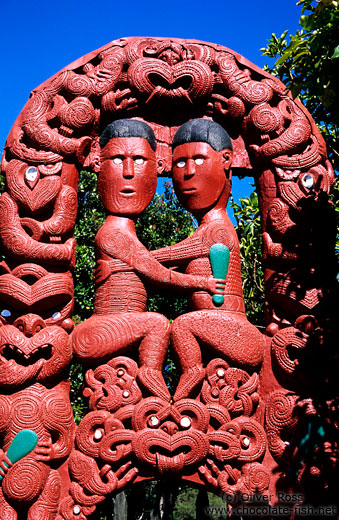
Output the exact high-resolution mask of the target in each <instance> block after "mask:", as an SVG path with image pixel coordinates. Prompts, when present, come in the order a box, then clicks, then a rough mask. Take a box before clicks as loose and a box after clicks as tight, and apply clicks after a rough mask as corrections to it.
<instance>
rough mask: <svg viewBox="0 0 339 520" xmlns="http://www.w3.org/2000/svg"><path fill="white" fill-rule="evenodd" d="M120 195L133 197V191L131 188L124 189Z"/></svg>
mask: <svg viewBox="0 0 339 520" xmlns="http://www.w3.org/2000/svg"><path fill="white" fill-rule="evenodd" d="M120 193H121V194H122V195H134V193H135V190H133V189H132V188H124V189H123V190H121V191H120Z"/></svg>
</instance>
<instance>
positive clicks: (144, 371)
mask: <svg viewBox="0 0 339 520" xmlns="http://www.w3.org/2000/svg"><path fill="white" fill-rule="evenodd" d="M138 380H139V382H140V384H141V385H142V386H143V387H144V388H146V389H147V390H148V391H149V392H151V394H152V395H155V396H157V397H161V399H164V400H165V401H169V400H170V399H171V394H170V393H169V390H168V388H167V386H166V383H165V381H164V378H163V376H162V373H161V372H160V370H156V369H155V368H149V367H141V368H140V369H139V372H138Z"/></svg>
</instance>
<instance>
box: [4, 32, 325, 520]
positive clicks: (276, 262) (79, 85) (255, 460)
mask: <svg viewBox="0 0 339 520" xmlns="http://www.w3.org/2000/svg"><path fill="white" fill-rule="evenodd" d="M160 105H161V110H159V106H160ZM173 106H174V107H178V108H177V109H176V110H173ZM196 117H204V118H207V119H213V120H215V121H217V122H218V123H219V124H221V126H223V127H224V128H225V129H226V130H228V131H229V133H230V134H231V136H232V138H233V140H234V143H235V144H234V149H235V156H236V157H237V159H236V161H235V168H237V169H239V170H240V171H245V170H247V171H249V172H250V173H251V172H252V171H255V172H260V175H258V176H257V177H258V178H256V181H257V184H258V188H259V195H260V205H261V212H262V216H263V244H264V261H265V268H266V308H267V322H268V328H267V333H268V335H269V336H272V341H271V345H270V357H271V358H272V365H273V368H272V370H273V372H272V374H271V375H270V376H269V377H272V378H273V379H274V381H275V383H276V387H277V389H276V390H275V391H273V392H272V393H271V394H270V395H269V396H268V397H267V396H266V397H263V394H262V393H261V386H260V381H261V378H262V377H268V376H267V374H266V376H263V375H262V373H260V367H259V366H258V370H257V371H256V372H253V371H252V372H247V371H245V370H243V369H242V368H239V367H233V366H230V364H229V363H228V362H226V361H225V360H223V359H219V358H217V359H213V360H212V361H211V362H210V363H209V364H208V365H207V367H206V369H205V371H204V373H203V374H202V373H199V374H198V375H197V376H196V377H197V385H198V383H199V381H200V382H202V383H201V392H200V393H197V396H196V399H190V398H184V399H179V400H177V401H175V402H174V403H169V402H167V401H166V400H165V399H164V398H163V397H160V396H159V395H158V396H155V395H150V391H149V388H148V389H147V390H148V391H147V392H145V388H144V387H145V385H144V384H143V380H142V377H141V373H140V371H139V372H138V370H139V369H138V365H137V364H136V363H135V361H133V360H132V359H130V358H127V357H125V356H118V357H114V358H113V359H110V360H105V362H104V363H102V364H101V365H99V366H91V367H89V369H88V370H87V373H86V388H85V391H84V395H85V396H86V397H87V398H88V400H89V408H90V410H91V411H90V412H89V413H88V414H87V415H86V416H85V418H84V419H83V420H82V421H81V423H80V425H79V427H78V428H77V429H76V428H75V424H74V420H73V415H72V411H71V407H70V400H69V383H68V381H67V374H68V368H69V364H70V362H71V358H72V346H71V339H70V334H71V333H72V330H73V327H74V324H73V322H72V320H71V316H72V309H73V282H72V269H73V267H74V263H75V240H74V238H73V228H74V225H75V219H76V211H77V196H76V189H77V182H78V171H79V170H80V169H81V168H82V167H84V168H89V169H93V170H94V171H96V172H98V171H99V161H100V159H99V143H98V137H99V134H100V131H101V130H102V128H104V127H105V125H106V124H107V123H108V122H111V121H113V120H116V119H121V118H136V119H141V120H144V121H145V122H147V123H148V124H149V125H150V126H151V127H152V129H153V130H154V133H155V136H156V140H157V144H158V147H157V160H158V163H159V165H161V173H166V172H167V173H168V172H170V171H171V169H172V152H171V143H172V139H173V135H174V133H175V131H176V130H177V128H178V127H179V126H180V125H181V124H182V123H183V122H184V121H185V120H190V119H193V118H196ZM168 121H170V124H169V122H168ZM237 161H238V162H237ZM2 171H3V173H4V174H5V176H6V182H7V192H6V193H4V194H3V195H2V196H1V198H0V240H1V246H2V250H3V252H4V254H5V261H3V262H2V263H1V264H0V304H1V309H0V325H1V326H0V411H1V416H0V433H1V445H0V447H2V448H3V450H4V451H6V450H7V449H8V447H9V445H10V443H11V441H12V440H13V438H14V436H15V434H16V433H17V432H18V431H20V430H21V429H23V428H30V429H32V430H34V431H35V432H36V433H37V434H38V436H39V443H38V449H37V450H36V451H34V452H32V453H31V454H30V455H29V456H27V457H26V458H25V459H24V460H23V461H22V463H20V465H19V463H18V464H17V465H14V466H13V467H11V468H10V469H9V470H8V474H7V475H6V477H5V479H4V481H3V485H2V487H1V488H0V520H2V519H3V518H4V519H5V518H6V519H7V518H11V519H12V518H13V520H14V519H17V518H20V514H21V512H22V511H29V514H30V515H31V516H30V517H31V518H36V520H40V519H43V518H49V519H51V520H53V519H58V520H62V519H67V520H71V519H72V520H74V519H75V518H82V520H85V519H86V518H89V517H90V515H91V514H92V513H93V512H94V511H95V508H96V505H97V504H98V503H100V502H102V501H103V500H104V498H105V497H106V496H107V494H109V493H113V492H116V491H117V490H120V489H123V487H125V486H126V485H129V484H132V483H133V482H138V481H140V480H142V479H145V478H156V477H161V476H168V475H170V476H173V475H174V476H176V477H177V478H181V477H183V476H184V477H185V479H186V480H191V481H192V482H194V483H198V484H204V485H206V486H208V487H209V488H210V489H213V490H215V491H216V492H218V491H219V492H220V491H223V492H225V493H227V494H230V495H235V494H236V493H262V494H265V493H267V492H268V488H269V485H270V479H272V472H271V469H272V468H273V462H272V461H276V462H277V463H279V464H284V463H285V461H286V460H288V455H289V454H290V453H292V451H293V446H294V447H295V445H293V443H292V441H291V439H292V437H293V435H294V433H295V431H299V430H298V428H299V426H298V420H299V416H300V415H302V413H303V412H302V411H300V410H301V408H302V406H301V405H300V403H298V394H297V393H296V392H299V391H300V382H301V384H304V381H305V378H304V375H305V372H306V373H307V370H308V366H307V364H305V363H304V360H305V357H306V358H307V356H309V355H312V352H313V351H315V352H316V351H317V350H316V349H317V346H319V345H322V342H323V328H324V326H325V325H324V324H326V319H327V318H326V317H327V315H328V309H329V308H330V306H331V301H332V300H331V298H332V295H331V294H332V293H331V287H332V284H333V276H332V272H330V270H329V269H328V268H327V264H328V260H329V257H330V254H331V253H330V252H329V253H328V251H329V247H328V243H331V241H332V240H333V238H332V235H331V232H332V229H331V222H333V214H332V212H331V211H332V210H331V208H329V205H328V201H327V198H326V197H327V194H328V193H329V191H330V188H331V185H332V184H333V180H334V174H333V170H332V167H331V165H330V163H329V162H328V160H327V158H326V147H325V144H324V141H323V139H322V137H321V135H320V133H319V131H318V130H317V129H316V127H315V125H314V123H313V121H312V119H311V117H310V115H309V114H308V112H307V111H306V110H305V108H304V107H302V105H301V104H300V103H299V102H298V101H295V100H293V99H292V98H291V96H290V94H289V93H288V92H286V90H285V88H284V86H283V85H282V84H281V83H280V82H279V81H278V80H277V79H275V78H274V77H272V76H269V75H268V74H266V73H265V72H263V71H259V69H257V67H255V66H254V65H252V64H251V63H249V62H247V61H246V60H245V59H244V58H242V57H239V56H238V55H236V54H235V53H233V52H232V51H230V50H228V49H226V48H224V47H222V46H219V45H213V44H207V43H204V42H197V41H189V40H178V39H162V38H126V39H122V40H118V41H115V42H112V43H110V44H108V45H107V46H106V47H105V48H104V49H101V50H99V51H94V52H92V53H91V54H89V55H88V56H86V57H84V58H81V59H80V60H78V62H75V63H74V64H73V65H72V68H71V67H66V69H64V70H63V71H61V72H59V73H57V74H56V75H55V76H53V77H52V78H51V79H49V80H47V81H46V82H45V83H44V84H43V85H41V86H40V87H38V88H37V89H35V90H34V91H33V92H32V95H31V98H30V99H29V101H28V102H27V104H26V106H25V107H24V109H23V111H22V112H21V114H20V116H19V118H18V119H17V121H16V122H15V124H14V126H13V128H12V130H11V133H10V135H9V137H8V140H7V143H6V147H5V154H4V158H3V161H2ZM319 221H320V224H319ZM324 222H325V224H326V226H325V225H324V226H323V227H322V225H321V224H322V223H324ZM325 227H326V229H328V230H329V231H328V232H323V230H324V229H325ZM305 229H306V230H310V231H309V232H308V231H307V232H305ZM217 232H218V229H217V230H216V233H217ZM319 251H321V254H319ZM312 258H314V263H312V261H310V259H312ZM145 262H147V258H146V260H145ZM300 266H301V267H300ZM146 267H147V266H146ZM119 269H121V266H120V267H119ZM145 269H146V268H145ZM127 274H128V276H129V275H130V273H127ZM126 276H127V275H126ZM240 310H241V309H240ZM162 326H163V328H164V329H165V328H166V327H167V323H166V324H165V323H162ZM98 334H99V336H100V331H99V332H98ZM165 334H168V329H167V328H166V332H164V335H165ZM245 368H246V367H245ZM150 370H151V369H150ZM149 373H151V374H152V372H149ZM153 375H154V373H153ZM199 378H200V379H199ZM146 379H147V377H146ZM198 380H199V381H198ZM298 384H299V386H298ZM285 388H288V389H291V392H290V391H288V390H285ZM265 408H266V410H265V411H264V409H265ZM263 415H265V420H263ZM75 430H76V433H75ZM285 435H286V439H287V440H286V439H285V440H284V436H285ZM289 443H290V444H289ZM150 447H152V449H150ZM270 457H271V458H270ZM267 461H269V462H267ZM67 468H68V470H69V476H68V477H67V478H65V474H66V473H67ZM18 474H20V479H19V478H18ZM19 484H20V486H19ZM273 487H274V484H273ZM271 488H272V486H271ZM271 488H270V489H271ZM2 515H3V516H2ZM79 515H80V516H79Z"/></svg>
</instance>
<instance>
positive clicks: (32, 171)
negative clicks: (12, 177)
mask: <svg viewBox="0 0 339 520" xmlns="http://www.w3.org/2000/svg"><path fill="white" fill-rule="evenodd" d="M25 176H26V179H27V180H28V181H31V182H34V181H35V179H36V178H37V176H38V170H37V169H36V168H35V166H29V167H28V168H27V170H26V173H25Z"/></svg>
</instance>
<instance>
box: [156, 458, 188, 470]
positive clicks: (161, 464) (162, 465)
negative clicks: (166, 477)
mask: <svg viewBox="0 0 339 520" xmlns="http://www.w3.org/2000/svg"><path fill="white" fill-rule="evenodd" d="M156 459H157V468H158V471H159V473H164V474H165V473H167V472H169V471H171V472H175V473H177V472H180V471H182V470H183V468H184V465H185V457H184V454H183V453H179V455H175V456H174V457H168V456H167V455H161V454H160V453H156Z"/></svg>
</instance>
